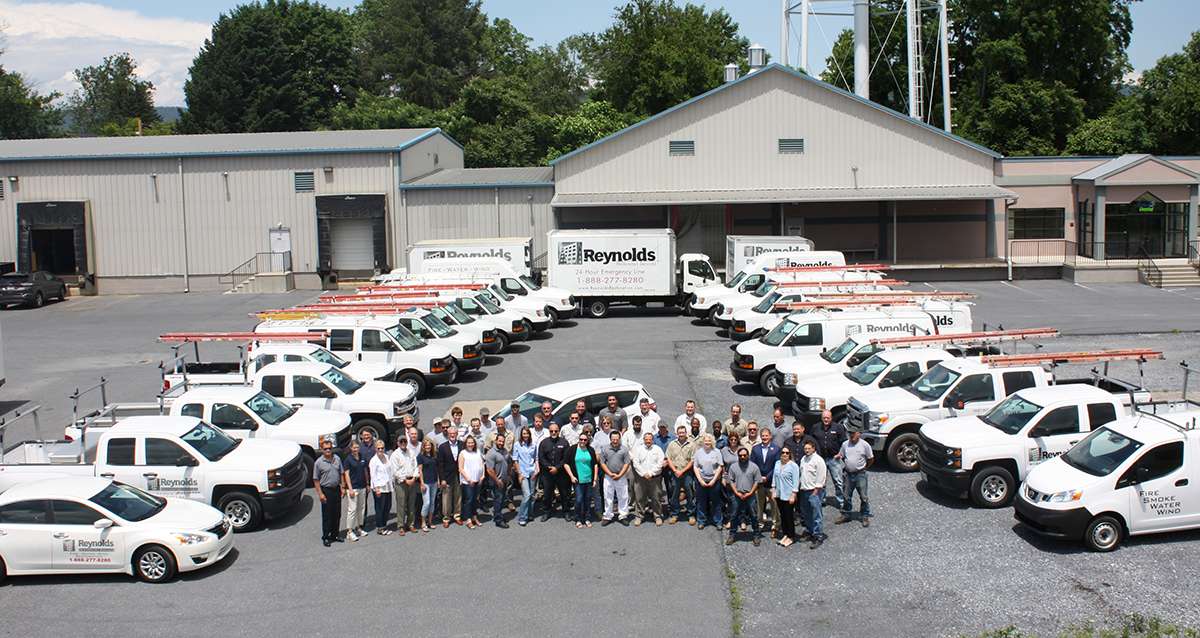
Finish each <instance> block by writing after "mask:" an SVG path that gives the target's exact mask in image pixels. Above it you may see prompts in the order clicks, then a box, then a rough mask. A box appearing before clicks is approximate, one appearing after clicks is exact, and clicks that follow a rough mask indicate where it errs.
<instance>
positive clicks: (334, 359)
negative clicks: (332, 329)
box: [308, 348, 350, 368]
mask: <svg viewBox="0 0 1200 638" xmlns="http://www.w3.org/2000/svg"><path fill="white" fill-rule="evenodd" d="M308 356H310V357H312V360H313V361H316V362H317V363H324V364H325V365H331V366H333V367H335V368H344V367H346V366H347V365H349V364H350V362H349V361H346V360H345V359H343V358H341V357H339V356H337V355H336V354H333V353H332V352H330V351H328V350H326V349H325V348H317V349H316V350H313V351H312V352H310V353H308Z"/></svg>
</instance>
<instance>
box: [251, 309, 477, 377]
mask: <svg viewBox="0 0 1200 638" xmlns="http://www.w3.org/2000/svg"><path fill="white" fill-rule="evenodd" d="M305 330H311V331H313V332H315V333H321V332H323V333H326V335H325V339H326V342H325V344H324V345H325V347H326V348H328V349H329V351H330V352H333V353H335V354H338V355H339V356H342V357H346V358H351V359H355V360H358V361H373V362H383V363H388V364H391V366H392V367H393V368H394V369H395V370H396V374H395V380H396V381H398V382H400V383H407V384H408V385H410V386H412V389H413V391H414V392H415V393H416V394H417V396H423V395H424V394H425V391H426V390H427V389H428V388H431V387H433V386H436V385H444V384H448V383H450V382H452V381H453V380H454V377H455V376H457V375H458V365H457V364H456V363H455V361H454V354H453V353H451V352H450V350H449V349H448V348H446V347H445V346H440V345H436V344H432V343H426V342H425V341H424V340H423V339H421V338H420V337H418V336H416V335H414V334H413V333H412V332H410V331H409V330H408V328H405V327H404V326H401V325H400V324H399V323H398V322H397V321H396V319H395V318H394V317H362V316H340V317H339V316H317V317H312V318H308V319H268V320H266V321H263V322H262V323H260V324H258V325H257V326H255V327H254V331H255V332H262V333H270V332H300V331H305ZM318 338H320V335H318Z"/></svg>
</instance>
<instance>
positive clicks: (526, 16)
mask: <svg viewBox="0 0 1200 638" xmlns="http://www.w3.org/2000/svg"><path fill="white" fill-rule="evenodd" d="M996 1H997V2H1001V1H1003V0H996ZM619 3H620V0H483V8H484V11H485V12H486V13H487V14H488V16H489V17H493V18H495V17H503V18H508V19H509V20H510V21H512V23H513V24H514V25H516V27H517V28H518V29H520V30H521V31H522V32H523V33H525V34H526V35H528V36H530V37H531V38H533V41H534V44H553V43H556V42H558V41H559V40H561V39H563V38H565V37H567V36H569V35H572V34H575V33H580V32H595V31H602V30H604V29H605V28H606V27H607V26H608V25H609V24H610V23H611V21H612V15H613V7H615V6H617V5H618V4H619ZM237 4H238V2H234V1H221V0H108V1H105V2H66V1H56V0H36V1H27V0H0V24H3V25H4V30H3V44H2V47H3V49H4V54H3V57H0V64H3V65H4V67H5V68H6V69H8V70H11V71H17V72H20V73H22V74H24V75H25V76H26V77H27V78H29V79H30V80H31V81H32V82H33V83H34V85H35V86H36V87H37V88H38V90H39V91H42V92H48V91H58V92H60V93H63V94H69V93H71V92H72V91H73V90H75V88H77V86H78V85H77V84H76V83H75V81H74V78H73V77H72V71H73V70H74V69H76V68H79V67H82V66H87V65H92V64H97V63H99V62H100V61H101V60H102V59H103V58H104V57H105V56H107V55H111V54H113V53H117V52H121V51H128V52H129V53H131V54H132V55H133V56H134V58H135V59H137V61H138V63H139V66H138V73H139V75H141V76H142V77H144V78H147V79H149V80H150V81H152V82H153V83H154V86H155V87H156V94H155V102H156V103H157V104H158V105H160V106H177V105H182V104H183V103H184V99H183V83H184V81H185V80H186V79H187V69H188V67H189V66H190V64H191V61H192V58H193V57H195V54H196V52H197V51H198V50H199V48H200V46H201V45H202V44H203V43H204V39H205V38H206V37H208V34H209V31H210V27H211V24H212V22H213V21H214V20H216V18H217V17H218V16H219V15H221V13H223V12H226V11H229V10H230V9H232V8H233V7H235V6H237ZM325 4H327V5H330V6H335V7H346V8H349V7H353V6H354V5H355V4H357V2H356V0H328V1H326V2H325ZM704 4H705V5H706V6H708V7H710V8H715V7H721V8H723V9H725V10H726V11H727V12H728V13H729V14H730V15H731V16H732V17H733V19H734V20H735V21H737V22H738V23H739V25H740V26H741V32H742V34H743V35H745V36H746V37H747V38H749V39H750V40H751V41H752V42H756V43H760V44H762V45H763V46H764V47H766V49H767V50H768V51H769V52H770V54H771V57H772V59H773V60H776V61H778V60H779V59H780V55H779V51H780V42H779V39H780V36H779V33H780V16H779V14H780V12H781V9H780V5H781V3H780V1H779V0H737V1H734V2H711V1H710V2H705V3H704ZM849 6H850V4H849V0H846V1H845V2H833V3H828V4H825V5H824V7H826V8H827V9H828V10H831V11H839V10H842V9H848V8H849ZM1131 11H1132V14H1133V25H1134V30H1133V41H1132V43H1131V44H1130V47H1129V51H1128V53H1129V59H1130V63H1131V65H1132V66H1133V68H1134V71H1133V74H1132V75H1133V76H1134V77H1136V76H1138V75H1140V73H1141V71H1144V70H1145V69H1147V68H1149V67H1151V66H1153V65H1154V63H1155V61H1157V60H1158V59H1159V58H1160V57H1162V56H1164V55H1167V54H1170V53H1175V52H1178V51H1179V50H1181V49H1182V48H1183V45H1184V44H1185V43H1186V42H1187V40H1188V37H1189V36H1190V35H1191V32H1192V31H1193V30H1196V29H1198V28H1200V0H1143V1H1141V2H1136V3H1134V4H1133V5H1132V10H1131ZM951 19H953V16H951ZM793 24H796V25H797V28H798V18H793ZM849 26H850V24H849V19H848V18H841V17H821V18H819V19H816V20H812V21H810V25H809V31H810V40H811V42H810V48H809V59H810V62H811V63H812V64H813V65H814V67H815V68H814V69H813V72H814V73H816V72H820V71H821V70H822V69H821V67H823V66H824V60H825V56H826V55H827V54H828V53H829V49H830V46H831V43H832V41H833V40H834V39H835V38H836V36H837V34H838V32H840V31H841V30H842V29H843V28H847V27H849ZM794 31H795V29H794ZM798 51H799V41H798V39H797V38H796V36H795V34H794V33H793V38H792V42H791V45H790V49H789V52H790V57H791V60H792V62H793V64H794V63H796V61H797V60H798V57H799V54H798ZM952 53H953V52H952Z"/></svg>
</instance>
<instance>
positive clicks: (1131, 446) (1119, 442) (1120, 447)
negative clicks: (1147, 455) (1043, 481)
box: [1062, 427, 1142, 476]
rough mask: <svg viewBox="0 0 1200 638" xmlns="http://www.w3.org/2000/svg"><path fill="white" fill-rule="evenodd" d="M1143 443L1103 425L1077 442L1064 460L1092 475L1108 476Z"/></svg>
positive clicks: (1064, 456)
mask: <svg viewBox="0 0 1200 638" xmlns="http://www.w3.org/2000/svg"><path fill="white" fill-rule="evenodd" d="M1140 447H1142V444H1141V443H1139V442H1138V441H1134V440H1133V439H1131V438H1129V437H1127V436H1124V435H1121V434H1117V433H1116V432H1114V431H1112V430H1110V429H1108V428H1105V427H1102V428H1100V429H1099V430H1096V431H1095V432H1092V433H1091V434H1089V435H1087V438H1085V439H1084V440H1082V441H1080V442H1079V443H1076V444H1075V447H1072V448H1071V449H1070V450H1067V453H1066V454H1064V455H1062V460H1063V461H1065V462H1066V464H1067V465H1070V466H1071V467H1073V468H1075V469H1077V470H1079V471H1081V472H1087V473H1088V474H1091V475H1092V476H1107V475H1109V474H1112V472H1113V470H1115V469H1117V468H1118V467H1121V464H1122V463H1124V462H1125V459H1127V458H1129V457H1130V456H1131V455H1132V454H1133V453H1134V452H1137V451H1138V448H1140Z"/></svg>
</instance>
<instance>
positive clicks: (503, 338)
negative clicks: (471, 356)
mask: <svg viewBox="0 0 1200 638" xmlns="http://www.w3.org/2000/svg"><path fill="white" fill-rule="evenodd" d="M496 341H497V342H499V344H500V349H499V350H497V351H496V352H498V353H500V354H504V353H505V352H508V344H509V343H511V342H512V340H511V339H509V338H508V333H507V332H501V331H497V332H496Z"/></svg>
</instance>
